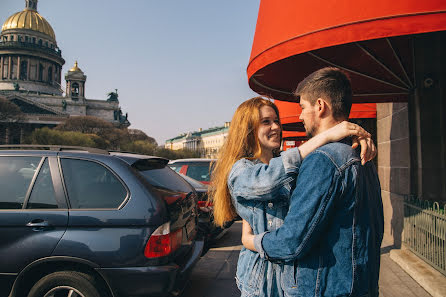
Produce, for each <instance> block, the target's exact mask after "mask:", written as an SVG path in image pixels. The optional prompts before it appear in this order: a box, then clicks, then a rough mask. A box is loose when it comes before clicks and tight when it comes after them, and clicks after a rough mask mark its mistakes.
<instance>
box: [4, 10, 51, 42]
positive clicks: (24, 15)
mask: <svg viewBox="0 0 446 297" xmlns="http://www.w3.org/2000/svg"><path fill="white" fill-rule="evenodd" d="M9 29H28V30H33V31H37V32H41V33H43V34H46V35H48V36H50V37H51V38H52V39H54V41H56V35H55V34H54V30H53V28H52V27H51V25H50V24H49V23H48V21H47V20H45V18H44V17H42V16H41V15H40V14H39V13H38V12H37V11H35V10H31V9H26V8H25V10H23V11H19V12H17V13H15V14H13V15H12V16H10V17H9V18H8V19H7V20H6V22H5V23H4V24H3V26H2V31H5V30H9Z"/></svg>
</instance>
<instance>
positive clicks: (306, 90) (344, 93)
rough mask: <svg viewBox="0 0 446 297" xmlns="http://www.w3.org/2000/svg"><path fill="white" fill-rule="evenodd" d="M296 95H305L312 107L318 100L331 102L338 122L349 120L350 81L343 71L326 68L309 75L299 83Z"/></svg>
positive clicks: (350, 103) (350, 105)
mask: <svg viewBox="0 0 446 297" xmlns="http://www.w3.org/2000/svg"><path fill="white" fill-rule="evenodd" d="M294 95H295V96H302V95H305V96H306V97H307V98H306V99H307V100H308V101H309V102H310V103H311V104H312V105H314V104H315V103H316V100H317V99H318V98H323V99H325V100H327V101H329V102H330V104H331V106H332V109H333V117H334V118H335V119H336V120H342V119H348V116H349V114H350V109H351V107H352V87H351V84H350V80H349V78H348V77H347V75H346V74H345V73H344V72H343V71H342V70H340V69H338V68H335V67H325V68H322V69H319V70H317V71H315V72H313V73H311V74H310V75H308V76H307V77H306V78H305V79H304V80H303V81H301V82H300V83H299V85H298V86H297V88H296V91H294Z"/></svg>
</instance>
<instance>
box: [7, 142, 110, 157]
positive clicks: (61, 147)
mask: <svg viewBox="0 0 446 297" xmlns="http://www.w3.org/2000/svg"><path fill="white" fill-rule="evenodd" d="M33 148H35V149H45V150H50V151H58V152H61V151H69V150H71V151H73V150H76V151H86V152H89V153H94V154H102V155H108V154H109V153H108V151H106V150H103V149H98V148H94V147H84V146H69V145H45V144H3V145H0V150H1V149H33Z"/></svg>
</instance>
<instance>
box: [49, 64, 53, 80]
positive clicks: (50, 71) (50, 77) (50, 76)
mask: <svg viewBox="0 0 446 297" xmlns="http://www.w3.org/2000/svg"><path fill="white" fill-rule="evenodd" d="M48 82H53V67H49V68H48Z"/></svg>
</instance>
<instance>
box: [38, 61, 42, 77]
mask: <svg viewBox="0 0 446 297" xmlns="http://www.w3.org/2000/svg"><path fill="white" fill-rule="evenodd" d="M38 80H40V81H42V80H43V65H42V64H39V77H38Z"/></svg>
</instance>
